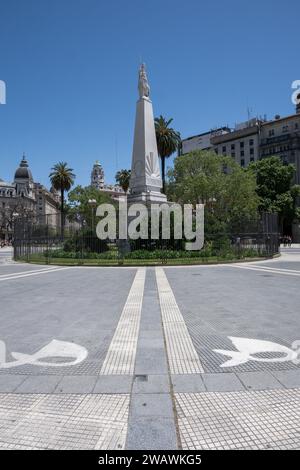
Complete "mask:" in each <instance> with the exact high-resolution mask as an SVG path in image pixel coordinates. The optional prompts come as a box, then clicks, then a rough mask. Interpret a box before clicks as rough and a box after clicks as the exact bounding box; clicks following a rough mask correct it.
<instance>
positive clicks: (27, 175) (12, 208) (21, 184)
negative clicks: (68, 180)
mask: <svg viewBox="0 0 300 470" xmlns="http://www.w3.org/2000/svg"><path fill="white" fill-rule="evenodd" d="M58 209H59V195H58V194H57V193H56V192H55V191H53V190H52V189H51V190H50V191H48V190H47V189H46V188H45V187H44V186H43V185H41V184H40V183H37V182H35V181H34V180H33V177H32V173H31V170H30V168H29V165H28V161H27V159H26V157H25V155H23V157H22V160H21V162H20V165H19V167H18V168H17V170H16V172H15V176H14V181H13V182H12V183H8V182H6V181H3V180H2V179H0V241H10V240H11V239H12V234H13V225H14V220H15V219H16V218H17V217H19V216H20V215H28V216H31V217H36V219H37V220H38V221H39V222H40V223H45V215H52V218H51V224H52V225H53V224H55V225H59V217H58V216H57V213H58Z"/></svg>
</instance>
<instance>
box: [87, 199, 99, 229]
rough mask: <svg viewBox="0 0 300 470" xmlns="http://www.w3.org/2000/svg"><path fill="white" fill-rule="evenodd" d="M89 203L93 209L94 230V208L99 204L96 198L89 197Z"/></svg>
mask: <svg viewBox="0 0 300 470" xmlns="http://www.w3.org/2000/svg"><path fill="white" fill-rule="evenodd" d="M88 204H89V206H90V207H91V210H92V231H93V232H94V209H95V207H96V206H97V201H96V199H89V200H88Z"/></svg>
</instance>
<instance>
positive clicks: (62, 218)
mask: <svg viewBox="0 0 300 470" xmlns="http://www.w3.org/2000/svg"><path fill="white" fill-rule="evenodd" d="M60 197H61V205H60V230H61V238H62V240H63V239H64V234H65V201H64V190H63V188H61V190H60Z"/></svg>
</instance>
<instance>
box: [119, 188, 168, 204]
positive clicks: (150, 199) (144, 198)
mask: <svg viewBox="0 0 300 470" xmlns="http://www.w3.org/2000/svg"><path fill="white" fill-rule="evenodd" d="M167 202H168V201H167V196H166V195H165V194H163V193H161V192H158V191H147V192H146V191H144V192H141V193H137V194H128V196H127V203H128V204H129V205H130V204H138V203H140V204H146V205H148V204H163V203H167Z"/></svg>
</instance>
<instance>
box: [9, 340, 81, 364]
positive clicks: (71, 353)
mask: <svg viewBox="0 0 300 470" xmlns="http://www.w3.org/2000/svg"><path fill="white" fill-rule="evenodd" d="M87 355H88V351H87V350H86V349H85V348H84V347H83V346H80V345H79V344H75V343H69V342H67V341H59V340H56V339H53V340H52V341H50V343H48V344H47V345H46V346H44V347H43V348H42V349H40V350H39V351H37V352H36V353H34V354H23V353H19V352H12V353H11V356H12V357H13V358H14V359H15V360H14V361H9V362H6V345H5V343H4V341H1V340H0V369H10V368H11V367H18V366H23V365H25V364H30V365H34V366H45V367H65V366H75V365H76V364H79V363H80V362H82V361H84V360H85V359H86V357H87ZM47 358H48V359H49V358H57V359H58V358H68V359H73V360H71V361H70V360H68V361H64V362H62V361H59V362H55V361H43V360H42V359H47Z"/></svg>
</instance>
